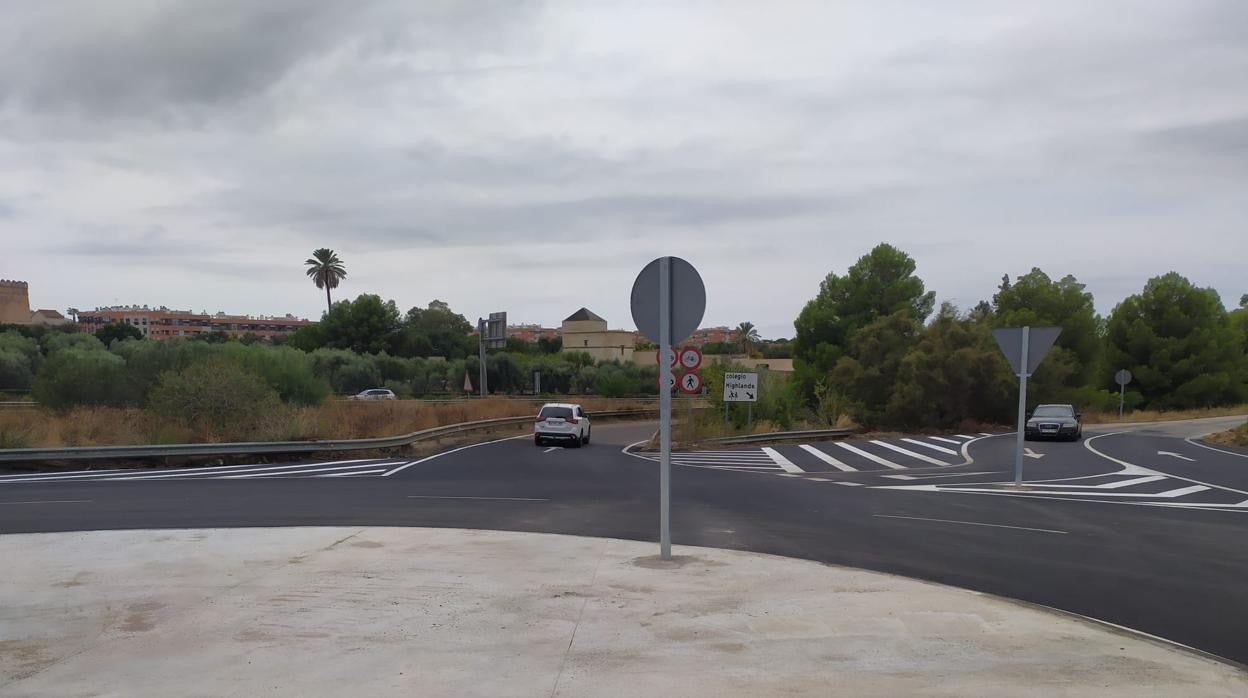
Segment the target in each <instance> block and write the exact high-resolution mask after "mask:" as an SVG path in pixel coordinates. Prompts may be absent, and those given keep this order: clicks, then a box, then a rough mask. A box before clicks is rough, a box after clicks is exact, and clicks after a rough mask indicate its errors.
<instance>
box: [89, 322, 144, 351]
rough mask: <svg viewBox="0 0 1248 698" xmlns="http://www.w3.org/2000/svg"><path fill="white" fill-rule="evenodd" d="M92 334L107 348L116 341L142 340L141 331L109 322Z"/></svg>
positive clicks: (121, 323) (131, 326)
mask: <svg viewBox="0 0 1248 698" xmlns="http://www.w3.org/2000/svg"><path fill="white" fill-rule="evenodd" d="M94 334H95V338H96V339H98V340H100V342H101V343H103V344H104V346H109V345H110V344H112V343H113V342H114V341H115V340H118V339H143V330H140V329H139V328H137V327H135V326H134V325H127V324H126V323H124V322H110V323H108V324H107V325H105V326H103V327H101V328H100V329H98V330H96V331H95V333H94Z"/></svg>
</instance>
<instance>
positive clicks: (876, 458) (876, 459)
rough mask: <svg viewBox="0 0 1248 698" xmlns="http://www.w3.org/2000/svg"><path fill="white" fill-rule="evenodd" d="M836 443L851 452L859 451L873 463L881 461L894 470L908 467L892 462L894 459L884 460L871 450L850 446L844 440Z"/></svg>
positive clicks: (881, 463) (858, 452)
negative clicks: (870, 451)
mask: <svg viewBox="0 0 1248 698" xmlns="http://www.w3.org/2000/svg"><path fill="white" fill-rule="evenodd" d="M836 445H837V446H840V447H841V448H843V449H845V450H846V451H849V452H850V453H857V454H858V455H860V456H862V457H863V458H866V459H867V460H869V461H871V462H873V463H879V464H880V465H882V466H884V467H885V468H892V469H893V470H905V469H906V466H904V465H897V464H896V463H894V462H892V461H889V460H884V459H883V458H880V457H879V456H877V455H875V454H874V453H869V452H867V451H864V450H862V449H861V448H857V447H855V446H850V445H849V444H847V443H845V442H844V441H837V442H836Z"/></svg>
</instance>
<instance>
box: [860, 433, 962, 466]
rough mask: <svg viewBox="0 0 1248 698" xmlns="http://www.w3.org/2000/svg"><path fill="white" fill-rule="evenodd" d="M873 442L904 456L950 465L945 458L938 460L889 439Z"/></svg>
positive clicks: (933, 463)
mask: <svg viewBox="0 0 1248 698" xmlns="http://www.w3.org/2000/svg"><path fill="white" fill-rule="evenodd" d="M871 443H873V444H875V445H877V446H883V447H884V448H887V449H889V450H890V451H896V452H898V453H900V454H902V455H903V456H910V457H911V458H917V459H919V460H921V461H923V462H924V463H931V464H932V465H949V464H948V463H946V462H945V461H943V460H936V459H935V458H932V457H931V456H925V455H923V454H922V453H915V452H914V451H911V450H909V449H905V448H902V447H901V446H898V445H896V444H890V443H888V442H887V441H880V440H878V439H876V440H873V441H872V442H871Z"/></svg>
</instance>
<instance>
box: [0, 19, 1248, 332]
mask: <svg viewBox="0 0 1248 698" xmlns="http://www.w3.org/2000/svg"><path fill="white" fill-rule="evenodd" d="M0 15H2V16H3V17H4V21H3V22H0V238H2V244H0V277H6V278H20V279H26V280H28V281H29V282H30V284H31V302H32V304H34V305H35V306H37V307H51V308H58V309H64V308H65V307H67V306H77V307H79V308H93V307H95V306H97V305H110V304H114V303H123V304H125V303H137V304H143V303H147V304H152V305H160V304H163V305H169V306H173V307H180V308H191V309H194V310H208V311H209V312H215V311H218V310H222V311H225V312H230V313H251V314H281V313H286V312H293V313H296V314H299V315H302V316H306V317H313V318H315V317H319V314H320V312H321V311H322V310H323V306H324V294H323V292H318V291H317V290H316V289H315V288H314V287H313V286H312V284H311V283H310V282H309V281H308V280H307V279H306V278H305V276H304V272H303V267H302V262H303V260H304V259H305V258H307V257H308V255H309V253H310V252H311V251H312V250H313V249H314V248H317V247H331V248H333V249H334V250H336V251H337V252H338V253H339V255H340V256H341V257H342V258H343V259H344V260H345V262H346V265H347V269H348V272H349V276H348V278H347V280H346V281H345V282H344V284H343V286H342V287H341V288H340V289H339V290H338V292H337V293H338V296H339V297H354V296H355V295H356V294H359V293H364V292H372V293H378V294H380V295H382V296H383V297H385V298H393V299H395V300H396V301H397V302H398V303H399V305H400V306H401V307H402V308H404V309H406V308H408V307H410V306H412V305H416V304H419V305H424V304H426V303H427V302H428V301H429V300H431V299H433V298H440V299H443V300H446V301H448V302H449V303H450V304H451V306H452V307H453V308H454V309H456V310H457V311H460V312H462V313H464V314H465V315H467V316H468V317H469V318H473V319H475V317H476V316H478V315H481V314H485V313H488V312H490V311H493V310H506V311H508V312H509V314H510V319H511V321H512V322H541V323H544V324H547V325H554V324H557V323H558V322H559V321H560V320H561V319H562V318H563V317H565V316H566V315H568V314H570V313H571V312H573V311H574V310H576V309H577V308H578V307H580V306H582V305H586V306H589V307H590V308H591V309H592V310H594V311H596V312H597V313H599V314H600V315H603V316H604V317H606V318H607V319H608V320H610V321H611V324H612V326H619V327H628V328H631V327H632V326H633V323H632V320H631V318H630V317H629V308H628V296H629V290H630V288H631V285H632V281H633V278H634V276H635V274H636V273H637V271H638V270H640V268H641V267H642V266H643V265H644V264H645V263H646V262H648V261H649V260H650V259H652V258H654V257H657V256H660V255H663V254H675V255H678V256H682V257H685V258H686V259H688V260H690V261H691V262H693V263H694V265H695V266H697V267H698V268H699V269H700V270H701V272H702V275H703V277H704V279H705V281H706V285H707V291H708V304H707V313H706V320H705V322H704V324H706V325H715V324H736V323H738V322H740V321H743V320H749V321H752V322H754V323H755V324H757V325H758V326H759V327H760V328H761V330H762V332H763V334H764V336H771V337H775V336H791V334H792V331H793V330H792V321H793V318H794V317H795V316H796V315H797V313H798V312H799V311H800V309H801V307H802V305H803V304H804V303H805V302H806V301H807V300H808V299H809V298H811V297H812V296H813V295H814V294H815V293H816V292H817V290H818V286H819V281H820V280H821V279H822V278H823V277H824V276H825V275H826V274H827V273H828V272H829V271H837V272H843V271H844V270H845V268H846V267H847V266H848V265H850V264H852V263H853V262H854V260H855V259H857V258H858V257H859V256H860V255H862V254H863V253H864V252H866V251H867V250H869V249H870V248H871V247H872V246H874V245H875V244H876V243H878V242H882V241H883V242H891V243H893V244H895V245H897V246H898V247H900V248H902V249H903V250H905V251H907V252H909V253H910V254H911V255H912V256H913V257H914V258H915V259H916V261H917V262H918V267H919V269H918V271H919V274H920V276H922V278H923V279H924V280H925V281H926V282H927V284H928V287H929V288H930V289H932V290H934V291H936V293H937V296H938V298H940V299H941V300H952V301H953V302H955V303H957V304H958V305H960V306H964V307H965V306H970V305H973V304H974V303H975V302H976V301H978V300H980V299H984V298H989V297H991V295H992V293H993V291H994V289H995V287H996V285H997V284H998V283H999V282H1000V278H1001V276H1002V275H1003V274H1006V273H1009V274H1011V275H1017V274H1021V273H1024V272H1026V271H1028V270H1029V269H1030V268H1031V267H1032V266H1039V267H1041V268H1043V269H1044V270H1045V271H1046V272H1048V273H1049V274H1050V275H1052V276H1054V277H1059V276H1062V275H1064V274H1067V273H1071V274H1074V275H1076V276H1077V277H1078V278H1079V279H1080V280H1082V281H1084V282H1085V283H1087V284H1088V286H1089V288H1090V290H1092V291H1093V292H1094V293H1095V294H1096V300H1097V307H1098V310H1100V311H1101V312H1108V311H1109V310H1110V309H1111V308H1112V307H1113V305H1114V304H1116V303H1117V302H1118V301H1120V300H1121V299H1122V298H1123V297H1124V296H1126V295H1128V294H1130V293H1133V292H1136V291H1138V290H1139V289H1140V288H1141V287H1142V286H1143V284H1144V282H1145V281H1146V280H1147V279H1148V278H1149V277H1150V276H1155V275H1158V274H1161V273H1165V272H1167V271H1170V270H1175V271H1179V272H1181V273H1183V274H1185V275H1187V276H1188V277H1189V278H1191V279H1192V280H1193V281H1195V282H1196V283H1197V284H1199V285H1202V286H1211V287H1213V288H1215V289H1217V290H1218V291H1219V292H1220V293H1221V294H1222V298H1223V301H1224V303H1226V304H1227V305H1228V306H1233V305H1236V304H1237V303H1238V299H1239V296H1240V294H1243V293H1248V2H1244V1H1243V0H1225V1H1222V2H1206V1H1200V0H1174V1H1173V2H1150V1H1147V0H1121V1H1111V0H1097V2H1087V1H1086V0H1073V1H1069V2H1064V1H1053V0H1050V1H1047V2H1021V1H1020V2H1013V3H1011V2H996V1H992V2H973V1H968V2H930V1H928V0H915V1H913V2H900V1H881V0H872V1H871V2H865V1H863V2H833V1H832V0H821V1H818V2H811V3H797V2H774V3H762V2H740V3H730V2H722V1H715V2H683V3H676V2H626V3H621V2H616V1H614V0H612V1H609V2H608V1H604V2H588V1H583V0H582V1H578V2H561V3H521V2H517V1H515V0H500V1H499V2H469V1H467V0H458V1H446V2H441V1H438V0H422V1H421V2H409V1H406V0H395V1H393V2H362V1H360V0H323V1H312V0H265V1H264V2H256V1H255V0H228V1H227V0H214V1H213V2H199V1H197V0H187V1H185V2H169V1H161V0H142V1H139V0H125V1H123V0H110V1H109V2H92V1H82V2H67V1H58V0H43V1H40V2H29V1H27V0H0Z"/></svg>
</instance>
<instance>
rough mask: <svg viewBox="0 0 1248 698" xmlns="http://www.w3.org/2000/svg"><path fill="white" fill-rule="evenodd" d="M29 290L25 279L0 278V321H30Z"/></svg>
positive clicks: (26, 322) (21, 322)
mask: <svg viewBox="0 0 1248 698" xmlns="http://www.w3.org/2000/svg"><path fill="white" fill-rule="evenodd" d="M29 294H30V291H29V290H28V289H27V287H26V282H25V281H10V280H8V279H0V323H16V324H19V325H26V324H29V323H30V295H29Z"/></svg>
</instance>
